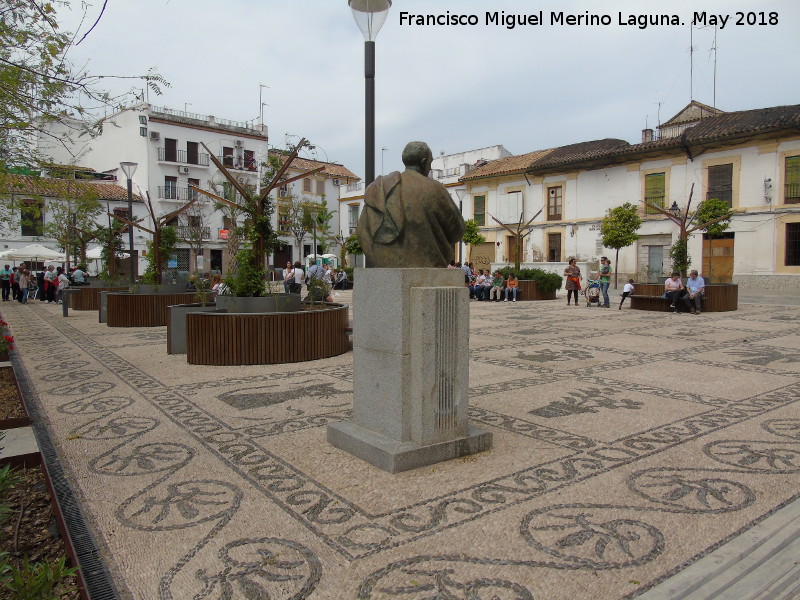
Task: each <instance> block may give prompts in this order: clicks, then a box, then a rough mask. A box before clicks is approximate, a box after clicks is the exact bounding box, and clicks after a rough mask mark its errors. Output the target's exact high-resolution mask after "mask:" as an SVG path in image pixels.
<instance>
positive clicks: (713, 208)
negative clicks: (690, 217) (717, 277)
mask: <svg viewBox="0 0 800 600" xmlns="http://www.w3.org/2000/svg"><path fill="white" fill-rule="evenodd" d="M732 217H733V210H731V207H730V206H728V203H727V202H725V201H724V200H719V199H717V198H709V199H708V200H703V202H701V203H700V205H699V206H698V207H697V211H695V213H694V220H695V221H696V222H698V223H701V224H702V223H709V225H707V226H706V227H703V228H702V229H703V231H704V232H705V233H707V234H708V255H709V261H708V273H703V276H704V277H707V278H708V279H709V281H710V280H711V276H712V273H711V258H710V257H711V256H713V255H714V253H713V248H714V236H719V235H720V234H722V233H724V232H725V231H726V230H727V229H728V227H730V225H731V218H732ZM720 218H722V220H720V221H718V220H717V219H720ZM713 221H716V222H713Z"/></svg>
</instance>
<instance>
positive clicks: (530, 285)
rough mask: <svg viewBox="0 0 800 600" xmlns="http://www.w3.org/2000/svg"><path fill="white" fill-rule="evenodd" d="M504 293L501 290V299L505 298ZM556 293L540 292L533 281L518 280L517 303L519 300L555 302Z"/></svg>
mask: <svg viewBox="0 0 800 600" xmlns="http://www.w3.org/2000/svg"><path fill="white" fill-rule="evenodd" d="M505 294H506V292H505V289H504V290H503V298H505V297H506V296H505ZM555 299H556V293H555V291H552V292H540V291H539V288H538V286H537V285H536V282H535V281H534V280H533V279H520V280H519V291H518V292H517V301H521V300H555Z"/></svg>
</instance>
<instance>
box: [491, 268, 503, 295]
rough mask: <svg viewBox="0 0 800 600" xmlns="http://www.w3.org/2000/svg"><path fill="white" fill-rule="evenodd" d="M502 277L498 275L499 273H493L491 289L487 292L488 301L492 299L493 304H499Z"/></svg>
mask: <svg viewBox="0 0 800 600" xmlns="http://www.w3.org/2000/svg"><path fill="white" fill-rule="evenodd" d="M504 281H505V279H503V276H502V275H501V274H500V271H495V272H494V277H493V278H492V289H491V290H489V299H490V300H491V299H492V298H494V301H495V302H500V296H502V295H503V282H504Z"/></svg>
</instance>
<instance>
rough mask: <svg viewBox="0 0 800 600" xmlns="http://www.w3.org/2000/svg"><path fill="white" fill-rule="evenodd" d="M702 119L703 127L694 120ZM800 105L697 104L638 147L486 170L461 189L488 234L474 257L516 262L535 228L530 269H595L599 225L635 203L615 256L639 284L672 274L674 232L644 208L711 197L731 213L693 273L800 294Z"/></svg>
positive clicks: (589, 148)
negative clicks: (611, 212) (633, 234)
mask: <svg viewBox="0 0 800 600" xmlns="http://www.w3.org/2000/svg"><path fill="white" fill-rule="evenodd" d="M700 109H702V116H700V117H698V116H697V113H699V112H700ZM798 124H800V106H788V107H773V108H766V109H758V110H752V111H740V112H731V113H722V112H720V111H717V110H716V109H712V108H711V107H705V106H703V105H699V104H698V103H692V104H690V105H689V106H687V107H686V108H685V109H684V110H682V111H681V112H680V113H678V115H676V116H675V117H674V118H673V119H670V121H668V122H667V123H665V124H664V125H662V127H661V135H656V134H654V132H652V131H649V130H646V131H645V132H643V140H644V141H643V142H642V143H641V144H635V145H631V144H628V143H627V142H625V141H623V140H614V139H606V140H597V141H592V142H583V143H579V144H572V145H570V146H564V147H560V148H552V149H546V150H541V151H536V152H532V153H530V154H526V155H521V156H518V157H508V158H505V159H500V160H498V161H493V162H490V163H488V164H486V165H484V166H483V167H480V168H477V169H474V170H472V171H471V172H470V173H469V174H467V175H466V176H464V177H462V178H461V181H462V182H463V183H464V184H465V185H466V189H467V194H468V196H469V200H468V202H466V203H465V204H467V205H468V206H467V207H466V208H465V217H467V218H469V217H472V218H475V219H476V220H477V221H478V223H479V224H481V225H482V227H481V232H482V234H483V235H484V236H485V237H486V243H485V244H484V245H483V246H482V247H479V248H473V249H472V251H471V252H472V253H471V260H473V261H474V262H476V266H478V264H481V265H487V266H488V265H489V264H497V263H505V262H513V260H514V257H515V253H516V252H517V249H516V248H515V247H514V243H513V242H514V238H513V237H512V236H511V235H510V234H509V233H508V232H507V231H506V230H505V229H504V228H502V227H500V226H499V225H498V224H497V223H496V222H494V220H493V219H492V218H491V217H497V218H498V219H499V220H500V221H502V222H503V223H505V224H509V225H511V227H512V228H514V226H515V225H517V224H518V222H519V216H520V214H521V215H523V221H527V220H528V219H531V218H532V217H534V215H535V214H536V213H537V212H538V211H540V210H541V211H542V212H541V213H540V214H539V215H538V216H537V217H536V218H535V219H534V220H533V222H532V223H531V232H530V234H529V235H528V236H527V238H526V240H525V244H524V247H523V248H522V249H521V252H522V255H521V259H522V261H523V262H562V261H566V260H568V258H572V257H574V258H577V259H578V261H579V262H590V263H591V262H595V261H597V259H598V258H599V257H600V256H602V255H606V256H609V257H610V258H612V259H613V257H614V250H612V249H609V248H604V247H603V244H602V240H601V236H600V222H601V220H602V218H603V217H604V216H605V215H606V213H607V211H608V209H610V208H613V207H616V206H619V205H621V204H623V203H625V202H630V203H632V204H634V205H636V206H639V207H640V209H641V214H642V217H643V219H644V224H643V226H642V228H641V229H640V230H639V234H640V236H641V237H640V239H639V240H638V241H637V242H636V243H635V244H634V245H633V246H631V247H628V248H624V249H622V250H620V253H619V265H618V271H619V272H620V275H621V276H622V277H624V278H626V279H627V278H628V277H631V278H633V279H636V280H637V281H643V280H647V279H650V280H653V279H658V278H661V277H662V276H663V275H664V273H666V272H667V271H669V270H670V269H671V261H670V258H669V251H670V248H671V246H672V244H673V243H674V242H675V241H676V240H677V238H678V227H677V226H676V225H675V224H674V223H673V222H672V221H671V220H669V219H667V218H666V217H664V216H663V215H661V214H658V213H656V212H655V211H653V210H652V209H648V208H647V207H646V205H645V203H646V202H647V203H650V204H655V205H658V206H661V207H663V208H665V209H669V208H671V207H673V205H674V208H675V209H677V210H679V211H685V209H686V205H687V202H688V201H689V197H690V195H691V200H692V204H691V207H692V209H694V208H696V207H697V206H698V204H699V203H700V202H701V201H702V200H704V199H706V198H712V197H713V198H720V199H724V200H726V201H727V202H728V203H729V204H730V206H731V208H732V209H733V211H734V217H733V219H732V221H731V224H730V228H729V230H728V231H727V232H726V233H725V234H723V236H722V237H721V238H719V239H715V240H711V243H709V240H707V239H706V240H704V239H703V234H702V232H701V231H698V232H695V233H694V234H693V235H691V236H690V238H689V254H690V256H691V257H692V268H697V269H698V270H700V271H701V273H705V274H708V272H709V271H711V272H712V273H713V276H712V277H713V279H714V281H733V282H736V283H739V284H740V285H742V286H747V287H763V288H770V287H775V288H786V287H791V288H800V277H798V276H800V204H798V203H800V192H799V191H798V187H800V186H799V185H798V184H800V130H799V129H798Z"/></svg>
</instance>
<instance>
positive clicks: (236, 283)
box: [225, 248, 266, 297]
mask: <svg viewBox="0 0 800 600" xmlns="http://www.w3.org/2000/svg"><path fill="white" fill-rule="evenodd" d="M236 264H237V265H238V266H237V269H236V274H235V275H233V276H232V277H228V278H227V279H226V280H225V284H226V285H227V286H228V287H229V288H231V290H232V291H233V293H234V294H235V295H237V296H244V297H249V296H254V297H258V296H263V295H264V293H265V291H266V285H265V282H266V280H265V279H264V269H261V268H258V267H256V266H255V261H254V260H253V250H252V249H250V248H245V249H244V250H239V253H238V254H237V255H236Z"/></svg>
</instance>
